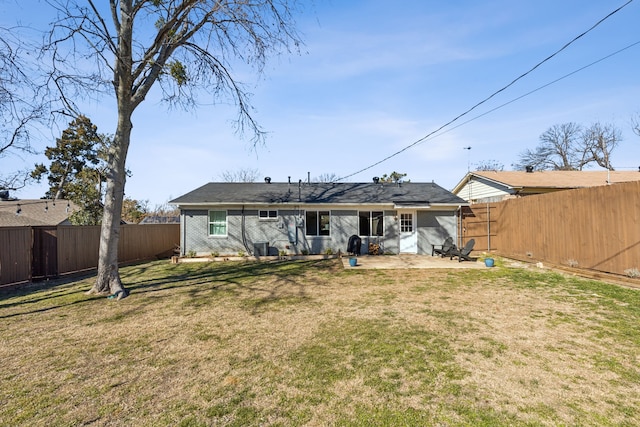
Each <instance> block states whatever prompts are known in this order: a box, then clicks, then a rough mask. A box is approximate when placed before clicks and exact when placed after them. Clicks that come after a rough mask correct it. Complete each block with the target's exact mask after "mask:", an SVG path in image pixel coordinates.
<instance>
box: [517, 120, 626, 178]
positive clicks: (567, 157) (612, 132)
mask: <svg viewBox="0 0 640 427" xmlns="http://www.w3.org/2000/svg"><path fill="white" fill-rule="evenodd" d="M621 140H622V137H621V136H620V131H619V130H618V129H617V128H616V127H615V126H613V125H611V124H601V123H594V124H592V125H591V126H589V127H588V128H583V127H582V126H580V125H578V124H576V123H563V124H560V125H553V126H551V127H550V128H549V129H547V130H546V131H545V132H544V133H543V134H542V135H540V144H539V145H538V146H537V147H536V148H535V149H533V150H530V149H527V150H525V151H524V152H523V153H522V154H520V160H519V163H517V164H515V165H513V166H514V168H516V169H525V168H526V167H527V166H531V167H533V168H534V169H542V170H545V169H547V170H549V169H550V170H582V169H584V167H585V166H587V165H589V164H591V163H596V164H598V165H599V166H602V167H604V168H607V169H610V170H613V166H612V165H611V152H612V151H613V150H614V149H615V148H616V147H617V146H618V143H619V142H620V141H621Z"/></svg>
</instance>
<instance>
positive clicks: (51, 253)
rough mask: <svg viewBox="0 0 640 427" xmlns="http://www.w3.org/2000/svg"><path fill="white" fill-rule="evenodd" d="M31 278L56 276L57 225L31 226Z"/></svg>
mask: <svg viewBox="0 0 640 427" xmlns="http://www.w3.org/2000/svg"><path fill="white" fill-rule="evenodd" d="M32 254H33V256H32V260H31V271H32V275H33V276H32V279H34V280H38V279H49V278H54V277H58V231H57V227H33V250H32Z"/></svg>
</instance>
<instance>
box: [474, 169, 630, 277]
mask: <svg viewBox="0 0 640 427" xmlns="http://www.w3.org/2000/svg"><path fill="white" fill-rule="evenodd" d="M487 223H489V226H488V225H487ZM462 229H463V239H465V240H468V239H470V238H475V239H476V246H475V247H476V249H477V250H486V249H488V250H490V251H492V252H495V253H497V254H500V255H504V256H507V257H512V258H516V259H530V260H532V261H541V262H548V263H551V264H556V265H565V266H570V267H574V268H583V269H587V270H594V271H598V272H605V273H613V274H620V275H627V274H629V271H630V270H632V269H640V182H636V181H634V182H625V183H619V184H611V185H606V186H599V187H591V188H583V189H577V190H567V191H558V192H555V193H549V194H541V195H536V196H527V197H523V198H519V199H511V200H506V201H503V202H498V203H489V204H478V205H472V206H471V209H470V212H469V213H467V214H464V213H463V219H462ZM488 229H490V233H487V230H488ZM488 237H490V239H488ZM488 243H490V244H489V245H488Z"/></svg>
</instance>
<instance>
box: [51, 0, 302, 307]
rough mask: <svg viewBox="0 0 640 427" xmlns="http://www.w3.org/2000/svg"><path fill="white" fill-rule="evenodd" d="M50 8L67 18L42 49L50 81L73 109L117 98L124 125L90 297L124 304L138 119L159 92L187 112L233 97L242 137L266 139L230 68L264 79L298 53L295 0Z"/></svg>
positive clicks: (121, 2) (112, 1) (116, 1)
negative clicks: (268, 68) (127, 214)
mask: <svg viewBox="0 0 640 427" xmlns="http://www.w3.org/2000/svg"><path fill="white" fill-rule="evenodd" d="M48 3H49V4H51V5H53V6H54V7H55V8H56V10H57V12H58V16H59V18H58V19H57V20H56V21H55V22H54V23H53V24H52V27H51V31H50V33H49V36H48V39H47V44H46V46H45V49H44V54H45V55H46V58H48V59H49V60H50V61H51V63H52V65H53V72H52V73H51V75H50V79H49V81H50V82H51V83H52V84H55V85H56V86H57V87H58V88H60V91H61V94H62V97H63V99H64V100H65V102H66V103H67V105H68V106H69V108H73V107H74V105H73V103H72V99H74V97H75V96H82V94H90V95H91V94H92V95H96V96H97V94H98V93H101V92H102V93H104V92H105V91H106V92H110V93H112V94H113V95H115V101H116V104H117V110H118V120H117V124H116V131H115V134H114V140H113V144H112V146H111V147H110V152H109V159H108V174H107V187H106V197H105V206H104V215H103V219H102V231H101V237H100V255H99V260H98V275H97V279H96V282H95V284H94V286H93V287H92V289H91V291H90V292H94V293H110V294H113V295H115V296H116V297H117V299H120V298H123V297H125V296H127V295H128V290H127V289H126V288H125V286H124V285H123V284H122V281H121V279H120V275H119V272H118V235H119V228H120V213H121V211H122V203H123V194H124V187H125V180H126V169H125V162H126V158H127V152H128V149H129V144H130V141H131V138H130V137H131V130H132V127H133V123H132V114H133V112H134V111H135V110H136V108H137V107H138V106H139V105H140V104H141V103H142V102H143V101H144V99H145V97H146V96H147V95H148V94H149V91H150V90H151V88H152V87H158V88H159V89H160V90H161V92H162V94H163V95H164V100H165V101H167V102H169V103H171V104H173V105H179V106H182V107H185V108H193V107H196V106H197V104H198V100H197V98H198V95H199V94H203V93H205V94H212V95H213V96H214V98H216V99H217V98H219V97H226V98H228V99H231V100H232V101H233V102H235V105H236V107H237V109H238V119H237V122H236V123H237V131H238V132H240V133H241V134H243V133H244V132H245V131H248V132H250V133H251V134H252V135H253V136H252V140H253V142H254V143H257V142H259V141H261V140H262V138H263V132H262V130H261V129H260V128H259V126H258V124H257V123H256V122H255V120H254V119H253V117H252V115H251V109H250V105H249V101H248V97H247V92H246V91H245V90H244V88H243V87H242V86H241V84H240V83H239V82H238V80H237V79H236V78H235V77H234V75H233V73H232V63H233V62H234V61H242V62H244V63H245V64H248V65H249V66H252V67H254V68H255V69H256V70H257V71H258V72H261V71H262V70H263V67H264V65H265V63H266V60H267V58H268V57H269V56H270V55H271V54H272V53H276V52H279V51H281V50H286V51H290V50H291V48H295V49H297V48H298V46H299V44H300V39H299V37H298V35H297V33H296V31H295V26H294V21H293V12H294V5H295V0H288V1H287V0H280V1H279V0H257V1H252V2H247V1H241V0H236V1H234V0H222V1H220V0H184V1H177V0H109V2H108V6H109V7H108V8H106V7H105V4H106V2H96V1H93V0H87V1H86V3H85V2H82V3H80V2H79V1H74V0H49V1H48ZM84 70H86V72H84V73H82V71H84ZM111 91H113V92H111Z"/></svg>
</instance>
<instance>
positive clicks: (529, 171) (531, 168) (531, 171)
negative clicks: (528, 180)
mask: <svg viewBox="0 0 640 427" xmlns="http://www.w3.org/2000/svg"><path fill="white" fill-rule="evenodd" d="M524 169H525V170H526V171H527V173H533V166H531V165H529V166H527V167H526V168H524Z"/></svg>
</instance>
